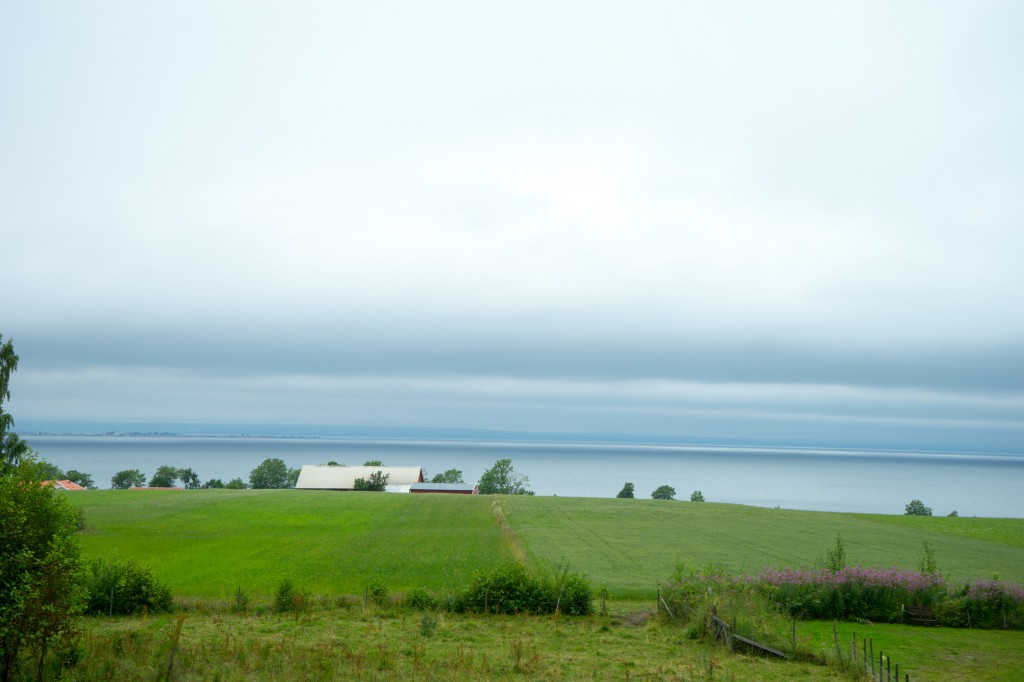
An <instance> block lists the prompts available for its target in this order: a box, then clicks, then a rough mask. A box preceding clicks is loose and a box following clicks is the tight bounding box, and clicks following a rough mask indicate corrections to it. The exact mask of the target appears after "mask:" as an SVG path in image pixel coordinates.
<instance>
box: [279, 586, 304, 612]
mask: <svg viewBox="0 0 1024 682" xmlns="http://www.w3.org/2000/svg"><path fill="white" fill-rule="evenodd" d="M305 602H306V595H305V594H304V593H303V592H302V591H301V590H298V589H296V588H295V584H294V583H293V582H292V581H291V579H290V578H285V579H284V580H282V581H281V582H280V583H278V585H277V591H276V592H275V593H274V611H275V612H276V613H289V612H296V613H297V612H299V611H301V610H302V609H303V608H304V607H305Z"/></svg>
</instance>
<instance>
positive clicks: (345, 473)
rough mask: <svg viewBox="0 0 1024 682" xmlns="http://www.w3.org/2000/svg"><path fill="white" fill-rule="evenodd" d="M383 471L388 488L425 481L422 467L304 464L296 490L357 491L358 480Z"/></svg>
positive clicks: (407, 487)
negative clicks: (386, 478)
mask: <svg viewBox="0 0 1024 682" xmlns="http://www.w3.org/2000/svg"><path fill="white" fill-rule="evenodd" d="M378 471H383V472H384V473H385V474H387V475H388V482H387V487H388V489H389V491H390V490H392V489H393V487H404V488H405V490H403V491H402V492H408V490H409V486H410V485H412V484H413V483H420V482H422V481H423V468H422V467H384V466H381V467H343V466H334V465H331V464H303V465H302V471H300V472H299V480H298V482H296V484H295V487H296V488H304V489H306V490H355V487H356V479H357V478H365V479H367V480H369V478H370V475H371V474H375V473H377V472H378Z"/></svg>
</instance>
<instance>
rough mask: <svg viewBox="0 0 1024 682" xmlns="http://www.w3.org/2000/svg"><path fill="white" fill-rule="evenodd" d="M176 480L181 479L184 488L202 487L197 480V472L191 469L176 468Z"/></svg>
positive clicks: (194, 488)
mask: <svg viewBox="0 0 1024 682" xmlns="http://www.w3.org/2000/svg"><path fill="white" fill-rule="evenodd" d="M178 480H179V481H181V485H182V487H184V488H185V490H197V489H199V488H202V487H203V486H202V484H201V483H200V482H199V474H197V473H196V472H194V471H192V469H178Z"/></svg>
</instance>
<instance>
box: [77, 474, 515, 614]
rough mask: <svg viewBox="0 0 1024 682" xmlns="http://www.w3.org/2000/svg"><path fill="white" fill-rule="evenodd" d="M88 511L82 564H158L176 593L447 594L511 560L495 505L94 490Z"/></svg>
mask: <svg viewBox="0 0 1024 682" xmlns="http://www.w3.org/2000/svg"><path fill="white" fill-rule="evenodd" d="M71 499H72V500H73V501H74V502H75V503H76V504H78V505H79V506H81V507H83V508H84V509H85V518H86V523H87V532H86V534H85V537H84V540H83V548H84V550H85V553H86V555H87V556H109V555H118V556H122V557H130V558H134V559H136V560H139V561H141V562H142V563H145V564H147V565H149V566H151V567H152V568H153V569H154V570H155V572H156V573H157V575H158V576H160V577H161V578H162V579H164V580H166V581H167V582H168V583H169V584H170V586H171V588H172V590H173V591H175V592H176V593H178V594H187V595H190V596H197V597H220V598H224V597H227V596H230V595H231V594H232V593H233V592H234V590H235V588H236V587H242V589H243V590H246V591H247V592H250V593H254V594H270V593H272V592H273V590H274V588H275V587H276V585H277V584H278V583H279V582H280V580H281V579H282V578H284V577H290V578H292V579H293V580H294V581H295V583H296V584H297V585H298V586H299V587H300V588H302V589H306V590H311V591H314V592H320V593H329V594H330V593H333V594H337V593H348V594H353V593H360V592H362V590H363V587H364V586H365V585H366V584H367V580H368V579H370V578H371V577H374V576H380V577H381V578H383V579H384V580H385V581H386V582H387V583H388V585H389V586H391V587H392V589H403V588H406V587H411V586H415V585H424V586H428V587H434V588H444V587H448V586H450V585H451V584H453V583H455V582H456V581H460V580H461V579H463V578H464V577H465V576H466V575H468V574H469V573H470V572H472V570H473V569H474V568H476V567H479V566H491V565H493V564H495V563H497V562H499V561H501V560H502V559H503V558H504V557H505V549H504V545H503V542H502V536H501V532H500V530H499V529H498V527H497V524H496V523H495V522H494V515H493V513H492V511H491V506H490V501H488V500H487V499H486V498H475V499H471V498H469V497H464V496H447V495H436V496H425V495H424V496H420V495H373V494H368V493H367V494H349V495H345V494H337V493H328V492H321V491H292V490H284V491H276V490H268V491H255V490H253V491H248V490H240V491H234V490H197V491H184V492H157V491H153V492H135V491H95V492H90V493H87V494H86V493H80V494H79V495H78V496H72V497H71Z"/></svg>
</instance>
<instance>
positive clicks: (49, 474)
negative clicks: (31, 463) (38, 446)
mask: <svg viewBox="0 0 1024 682" xmlns="http://www.w3.org/2000/svg"><path fill="white" fill-rule="evenodd" d="M37 464H38V465H39V473H40V475H41V476H42V477H43V480H44V481H60V480H62V479H67V476H66V475H65V474H64V472H63V471H62V470H61V468H60V467H59V466H57V465H56V464H50V463H49V462H47V461H46V460H45V459H41V460H39V461H38V462H37Z"/></svg>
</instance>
